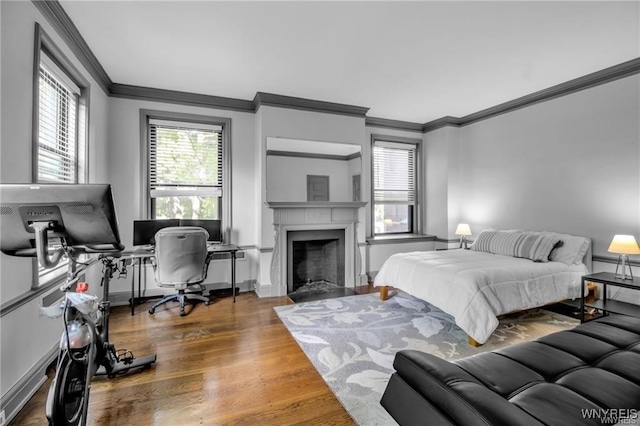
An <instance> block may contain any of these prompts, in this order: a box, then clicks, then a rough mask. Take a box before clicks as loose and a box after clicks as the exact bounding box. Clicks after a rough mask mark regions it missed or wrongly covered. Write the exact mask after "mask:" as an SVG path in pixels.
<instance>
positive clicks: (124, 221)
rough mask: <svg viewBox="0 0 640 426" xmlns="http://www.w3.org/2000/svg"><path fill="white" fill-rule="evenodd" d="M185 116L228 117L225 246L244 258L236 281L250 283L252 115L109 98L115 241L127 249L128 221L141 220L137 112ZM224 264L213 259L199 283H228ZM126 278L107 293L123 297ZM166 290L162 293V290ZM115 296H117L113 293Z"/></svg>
mask: <svg viewBox="0 0 640 426" xmlns="http://www.w3.org/2000/svg"><path fill="white" fill-rule="evenodd" d="M141 109H145V110H157V111H165V112H178V113H189V114H195V115H207V116H211V117H224V118H230V119H231V186H232V187H231V192H232V201H231V202H232V218H231V219H232V233H231V243H232V244H237V245H238V246H239V247H240V248H241V249H243V250H244V251H245V252H246V253H245V254H246V258H245V260H238V263H237V265H238V267H237V271H236V282H237V283H242V282H245V281H250V280H254V279H255V278H256V276H257V262H258V254H257V231H256V227H255V224H256V215H257V212H258V210H257V209H256V208H255V204H256V203H255V192H256V185H257V184H258V182H259V181H258V176H257V175H256V169H255V167H254V165H255V161H256V159H255V156H256V155H257V153H256V150H255V149H254V146H253V143H254V138H255V136H254V117H253V114H250V113H242V112H233V111H228V110H217V109H211V108H200V107H191V106H185V105H177V104H171V103H159V102H149V101H140V100H132V99H117V98H111V100H110V104H109V112H110V113H109V118H110V120H109V135H110V141H111V149H110V151H109V153H108V158H109V162H108V164H109V171H110V175H111V184H112V186H113V191H114V197H115V202H116V208H117V209H118V221H119V224H120V231H121V233H120V237H121V239H122V242H123V244H125V245H126V246H127V247H128V248H130V247H131V246H132V242H133V221H134V220H138V219H146V213H145V212H143V197H146V194H143V193H142V188H143V187H142V184H143V182H144V181H143V179H146V177H144V176H143V175H142V172H141V170H142V168H141V164H142V162H143V161H146V152H145V151H143V145H142V143H141V140H140V139H141V122H140V110H141ZM147 269H148V270H147V271H146V272H147V274H146V277H145V279H144V283H145V289H146V290H148V291H149V294H157V293H158V292H157V291H156V290H157V289H158V287H157V285H156V284H155V282H154V280H153V276H152V273H151V270H150V268H147ZM229 269H230V268H229V267H228V262H226V261H213V262H212V263H211V265H210V268H209V275H208V277H207V281H205V283H230V282H231V273H230V271H229ZM130 280H131V278H130V277H129V278H127V279H116V280H114V281H113V284H112V286H111V290H112V292H113V293H116V295H115V297H116V298H125V300H126V297H127V296H128V294H129V292H130V286H131V281H130ZM164 292H166V291H164ZM117 293H121V295H118V294H117ZM118 296H120V297H118Z"/></svg>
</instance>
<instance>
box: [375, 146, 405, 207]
mask: <svg viewBox="0 0 640 426" xmlns="http://www.w3.org/2000/svg"><path fill="white" fill-rule="evenodd" d="M415 175H416V146H415V145H413V144H408V143H394V142H383V141H376V142H375V143H374V145H373V193H374V202H375V203H376V204H407V205H414V204H415V201H416V195H415Z"/></svg>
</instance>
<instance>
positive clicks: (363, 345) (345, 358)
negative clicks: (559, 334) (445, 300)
mask: <svg viewBox="0 0 640 426" xmlns="http://www.w3.org/2000/svg"><path fill="white" fill-rule="evenodd" d="M274 309H275V311H276V313H277V314H278V316H279V317H280V319H281V320H282V322H283V323H284V324H285V326H286V327H287V329H288V330H289V332H290V333H291V335H292V336H293V337H294V338H295V339H296V341H297V342H298V344H299V345H300V347H301V348H302V350H303V351H304V352H305V354H306V355H307V357H309V359H310V360H311V362H312V363H313V365H314V366H315V367H316V369H317V370H318V371H319V372H320V374H321V375H322V377H323V378H324V380H325V381H326V382H327V384H328V385H329V387H330V388H331V390H332V391H333V393H334V394H335V395H336V396H337V397H338V399H339V400H340V402H341V403H342V405H343V406H344V407H345V409H346V410H347V412H348V413H349V414H350V415H351V417H352V418H353V419H354V420H355V422H356V423H357V424H359V425H362V426H369V425H394V424H396V422H395V421H394V420H393V418H391V416H390V415H389V414H387V412H386V411H385V410H384V408H382V406H381V405H380V398H381V397H382V393H383V392H384V389H385V387H386V385H387V382H388V380H389V377H391V374H392V373H393V371H394V370H393V360H394V357H395V354H396V352H398V351H400V350H403V349H416V350H420V351H423V352H428V353H431V354H434V355H436V356H438V357H440V358H444V359H448V360H454V359H458V358H463V357H466V356H469V355H473V354H476V353H480V352H485V351H488V350H492V349H496V348H500V347H504V346H508V345H511V344H514V343H518V342H522V341H527V340H532V339H535V338H537V337H540V336H544V335H547V334H549V333H553V332H556V331H561V330H565V329H568V328H572V327H574V326H576V325H577V324H578V321H577V320H575V319H572V318H569V317H566V316H564V315H560V314H556V313H553V312H550V311H547V310H544V309H532V310H528V311H523V312H518V313H515V314H511V315H506V316H504V317H503V318H501V320H500V325H499V326H498V328H497V329H496V331H494V333H493V335H492V337H491V338H490V339H489V341H488V342H487V343H486V344H485V345H483V346H481V347H479V348H474V347H472V346H469V345H468V344H467V335H466V333H465V332H464V331H462V330H461V329H460V328H459V327H458V326H456V325H455V323H454V321H453V318H452V317H451V316H450V315H448V314H446V313H444V312H442V311H441V310H439V309H437V308H435V307H434V306H432V305H430V304H428V303H426V302H424V301H422V300H419V299H416V298H415V297H412V296H410V295H408V294H406V293H403V292H397V293H395V294H394V295H393V296H392V297H390V298H389V299H388V300H386V301H381V300H380V298H379V295H378V294H377V293H372V294H363V295H357V296H348V297H341V298H337V299H327V300H319V301H314V302H307V303H299V304H295V305H287V306H279V307H276V308H274Z"/></svg>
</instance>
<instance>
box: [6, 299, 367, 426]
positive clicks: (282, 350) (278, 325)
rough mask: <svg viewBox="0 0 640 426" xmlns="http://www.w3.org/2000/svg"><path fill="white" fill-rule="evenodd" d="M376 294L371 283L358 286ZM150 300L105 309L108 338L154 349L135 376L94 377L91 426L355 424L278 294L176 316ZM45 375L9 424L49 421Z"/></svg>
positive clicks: (139, 349)
mask: <svg viewBox="0 0 640 426" xmlns="http://www.w3.org/2000/svg"><path fill="white" fill-rule="evenodd" d="M371 291H374V290H373V287H372V286H364V287H360V288H358V292H360V293H365V292H371ZM151 303H152V302H148V303H145V304H142V305H140V306H137V307H136V315H134V316H131V315H130V309H129V307H127V306H120V307H115V308H113V309H112V314H111V321H110V340H111V342H112V343H114V344H115V345H116V349H129V350H132V351H133V352H134V354H135V355H136V356H144V355H149V354H153V353H156V354H157V356H158V359H157V362H156V364H155V365H154V366H153V367H152V368H151V369H150V370H146V371H143V372H141V373H130V374H128V375H124V376H121V377H118V378H115V379H107V378H96V379H95V380H94V381H93V383H92V388H91V396H90V403H89V417H88V422H87V424H89V425H294V424H305V425H309V424H313V425H353V424H355V423H354V422H353V420H352V419H351V417H350V416H349V415H348V414H347V412H346V411H345V410H344V408H343V407H342V405H341V404H340V402H339V401H338V400H337V399H336V397H335V396H334V394H333V393H332V392H331V390H329V388H328V387H327V385H326V384H325V383H324V381H323V379H322V377H320V375H319V374H318V372H317V371H316V369H315V368H314V367H313V365H312V364H311V362H310V361H309V359H308V358H307V357H306V355H305V354H304V352H302V350H301V349H300V347H299V346H298V344H297V343H296V341H295V340H294V339H293V338H292V337H291V335H290V334H289V332H288V331H287V329H286V327H285V326H284V325H283V324H282V322H281V321H280V319H279V318H278V316H277V315H276V313H275V312H274V310H273V307H274V306H281V305H287V304H291V303H292V302H291V301H290V300H289V299H288V298H287V297H286V296H285V297H274V298H262V299H261V298H259V297H257V296H256V295H255V294H254V293H242V294H240V295H238V297H237V298H236V303H235V304H233V303H232V301H231V297H215V296H214V297H212V302H211V304H210V305H209V306H205V305H203V304H197V305H195V306H194V307H193V308H192V309H190V308H189V307H188V308H187V316H186V317H180V316H179V312H178V308H177V305H169V306H171V307H172V308H171V309H167V308H163V307H160V308H158V309H157V310H156V313H155V315H149V314H148V313H147V309H148V308H149V307H150V306H151ZM49 384H50V379H49V380H47V382H46V383H45V384H44V385H43V386H42V387H41V388H40V389H39V390H38V392H37V393H36V395H35V396H34V397H33V398H31V400H30V401H29V402H28V403H27V405H26V406H25V407H24V408H23V409H22V410H21V412H20V413H19V414H18V416H17V417H16V418H14V420H13V421H12V423H11V424H12V425H43V424H46V417H45V414H44V413H45V408H44V406H45V400H46V397H47V391H48V388H49Z"/></svg>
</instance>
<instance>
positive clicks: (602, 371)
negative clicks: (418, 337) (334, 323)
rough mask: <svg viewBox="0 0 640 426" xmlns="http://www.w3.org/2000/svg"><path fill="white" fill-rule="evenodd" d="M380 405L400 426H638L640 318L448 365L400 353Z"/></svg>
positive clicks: (591, 325) (611, 318)
mask: <svg viewBox="0 0 640 426" xmlns="http://www.w3.org/2000/svg"><path fill="white" fill-rule="evenodd" d="M394 368H395V370H396V372H395V373H394V374H393V375H392V376H391V379H390V380H389V384H388V385H387V388H386V390H385V392H384V395H383V397H382V400H381V404H382V406H383V407H384V408H385V409H386V410H387V411H388V412H389V413H390V414H391V416H393V418H394V419H395V420H396V421H397V422H398V423H399V424H400V425H429V426H434V425H464V426H470V425H504V426H515V425H526V426H532V425H562V426H568V425H590V424H616V423H617V422H618V423H619V424H631V425H640V319H638V318H634V317H629V316H622V315H608V316H605V317H601V318H599V319H597V320H594V321H590V322H587V323H584V324H580V325H579V326H577V327H575V328H574V329H572V330H569V331H562V332H558V333H553V334H550V335H548V336H545V337H542V338H540V339H538V340H535V341H532V342H526V343H520V344H517V345H513V346H510V347H507V348H504V349H500V350H495V351H492V352H484V353H481V354H478V355H474V356H471V357H468V358H464V359H460V360H457V361H453V362H449V361H445V360H442V359H440V358H437V357H435V356H433V355H430V354H426V353H422V352H418V351H409V350H407V351H400V352H398V353H397V354H396V357H395V361H394Z"/></svg>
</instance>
